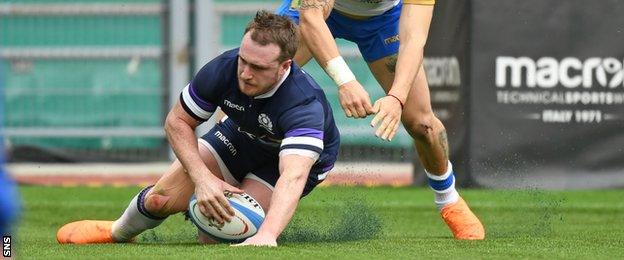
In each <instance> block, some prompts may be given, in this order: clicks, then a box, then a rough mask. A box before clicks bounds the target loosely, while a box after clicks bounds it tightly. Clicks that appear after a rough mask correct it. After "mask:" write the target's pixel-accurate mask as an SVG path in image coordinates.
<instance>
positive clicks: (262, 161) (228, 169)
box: [199, 117, 336, 197]
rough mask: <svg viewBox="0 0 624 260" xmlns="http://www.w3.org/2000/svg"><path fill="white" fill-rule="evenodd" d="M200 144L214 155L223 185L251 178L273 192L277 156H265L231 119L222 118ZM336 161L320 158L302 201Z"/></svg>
mask: <svg viewBox="0 0 624 260" xmlns="http://www.w3.org/2000/svg"><path fill="white" fill-rule="evenodd" d="M199 142H200V143H201V144H202V145H204V146H205V147H206V148H208V150H210V152H211V153H212V154H213V155H214V157H215V159H216V160H217V162H218V165H219V168H220V169H221V174H223V178H224V179H225V180H226V182H228V183H230V184H233V185H239V184H240V183H242V182H243V179H245V178H250V179H253V180H256V181H259V182H260V183H262V184H264V185H265V186H267V187H268V188H269V189H271V190H273V189H274V188H275V184H276V183H277V179H278V178H279V177H280V173H279V157H278V156H277V153H276V152H267V151H266V150H265V149H266V147H263V146H260V145H259V144H258V142H259V141H258V140H255V139H252V138H251V137H249V136H248V135H247V134H245V133H243V132H241V131H239V130H238V126H236V125H235V124H234V123H233V122H232V120H231V119H228V118H227V117H225V118H223V119H222V120H221V122H219V123H218V124H216V125H215V127H214V128H212V129H211V130H210V131H209V132H208V133H206V134H205V135H204V136H202V138H201V139H200V140H199ZM275 149H279V147H276V148H275ZM250 155H251V156H250ZM335 161H336V158H335V157H333V156H328V155H327V154H321V157H320V158H319V159H318V161H317V163H315V164H314V166H312V169H310V173H309V175H308V180H307V181H306V184H305V187H304V188H303V194H302V195H301V197H304V196H306V195H308V193H310V192H311V191H312V189H314V187H316V186H317V185H318V184H319V183H321V182H322V181H323V180H324V179H325V177H327V174H328V173H329V171H330V170H331V169H332V168H333V167H334V162H335Z"/></svg>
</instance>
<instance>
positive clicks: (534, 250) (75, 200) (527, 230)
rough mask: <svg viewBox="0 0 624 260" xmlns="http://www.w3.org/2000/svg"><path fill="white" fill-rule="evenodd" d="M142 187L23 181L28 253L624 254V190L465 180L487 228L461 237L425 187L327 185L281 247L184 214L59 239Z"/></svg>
mask: <svg viewBox="0 0 624 260" xmlns="http://www.w3.org/2000/svg"><path fill="white" fill-rule="evenodd" d="M138 190H139V188H137V187H131V188H111V187H105V188H84V187H77V188H52V187H22V188H21V192H22V198H23V203H24V210H25V212H24V214H23V217H22V220H21V223H20V225H19V228H18V232H17V237H16V243H15V244H14V248H16V249H15V250H16V253H17V255H18V257H22V258H30V257H41V258H43V257H45V258H63V259H65V258H85V257H89V258H111V259H119V258H130V259H134V258H149V259H153V258H192V259H198V258H204V259H215V258H217V259H249V258H254V259H255V258H288V259H295V258H305V259H309V258H323V259H330V258H341V259H342V258H350V259H362V258H365V259H377V258H383V259H386V258H391V259H407V258H410V259H413V258H448V257H451V258H479V259H482V258H510V257H511V258H566V259H568V258H590V259H596V258H602V259H615V258H620V259H621V258H623V257H624V202H623V200H622V198H624V190H607V191H565V192H559V191H558V192H553V191H540V190H507V191H492V190H463V191H462V194H463V196H464V198H465V199H466V200H467V201H468V202H469V204H470V205H471V206H472V208H473V210H474V211H475V213H476V214H477V215H478V216H480V218H481V220H482V221H483V223H484V225H485V227H486V230H487V239H486V240H485V241H456V240H454V239H452V237H451V234H450V232H449V231H448V229H447V228H446V226H445V225H444V223H443V221H442V220H441V219H440V218H439V217H438V214H437V212H436V209H435V207H434V204H433V202H432V196H433V195H432V193H431V191H429V190H428V189H423V188H354V187H328V188H317V189H316V190H315V191H314V192H313V193H312V194H311V195H310V196H308V197H306V198H305V199H303V200H302V202H301V204H300V206H299V209H298V211H297V213H296V215H295V217H294V219H293V221H292V222H291V224H290V225H289V227H288V228H287V229H286V231H285V233H284V234H283V235H282V237H281V238H280V240H279V242H278V243H279V245H280V246H279V247H278V248H252V247H246V248H239V247H237V248H232V247H229V246H227V245H213V246H209V245H208V246H202V245H198V244H196V243H195V239H196V231H195V229H194V227H193V226H192V224H191V223H190V222H188V221H184V217H183V216H181V215H175V216H172V217H170V218H169V219H168V220H167V221H166V222H165V223H164V224H163V225H161V226H160V227H158V228H156V229H154V230H150V231H147V232H145V233H143V234H142V235H141V236H140V237H139V238H138V241H137V243H133V244H109V245H83V246H76V245H63V246H61V245H58V244H57V243H56V240H55V233H56V230H57V229H58V228H59V227H60V226H61V225H63V224H64V223H67V222H70V221H74V220H80V219H110V220H112V219H115V218H117V217H118V216H119V215H120V213H121V212H122V211H123V209H124V208H125V206H126V205H127V203H128V202H129V200H130V198H131V197H132V196H133V195H134V194H136V192H137V191H138Z"/></svg>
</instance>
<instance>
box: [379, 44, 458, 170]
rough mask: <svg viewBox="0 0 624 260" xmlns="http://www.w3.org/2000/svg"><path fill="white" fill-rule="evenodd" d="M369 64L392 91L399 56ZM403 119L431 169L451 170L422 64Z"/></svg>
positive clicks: (444, 136) (444, 131) (443, 135)
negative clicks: (448, 167) (448, 166)
mask: <svg viewBox="0 0 624 260" xmlns="http://www.w3.org/2000/svg"><path fill="white" fill-rule="evenodd" d="M368 66H369V67H370V69H371V71H372V72H373V75H374V76H375V78H376V79H377V81H378V82H379V84H381V86H382V87H383V88H384V90H385V91H386V92H388V91H389V90H390V88H391V87H392V82H393V81H394V67H395V66H396V55H393V56H388V57H385V58H382V59H379V60H376V61H374V62H371V63H369V64H368ZM401 121H402V122H403V126H405V128H406V130H407V131H408V132H409V134H410V135H411V136H412V138H414V144H415V146H416V150H417V151H418V156H419V157H420V161H421V162H422V164H423V166H424V167H425V169H426V170H427V172H429V173H431V174H433V175H443V174H444V173H445V172H446V171H447V162H448V142H447V139H446V130H445V129H444V125H443V124H442V122H441V121H440V120H439V119H438V118H437V117H436V116H435V115H434V114H433V110H432V108H431V100H430V98H429V86H428V85H427V79H426V76H425V72H424V69H423V67H422V66H421V68H420V71H419V73H418V77H417V79H416V82H415V84H414V85H413V86H412V89H411V91H410V93H409V95H408V97H407V100H406V102H405V108H404V109H403V115H402V117H401Z"/></svg>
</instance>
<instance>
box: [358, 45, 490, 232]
mask: <svg viewBox="0 0 624 260" xmlns="http://www.w3.org/2000/svg"><path fill="white" fill-rule="evenodd" d="M396 61H397V59H396V55H392V56H387V57H384V58H382V59H379V60H376V61H374V62H371V63H369V67H370V69H371V71H372V72H373V75H375V78H376V79H377V81H378V82H379V83H380V84H381V86H382V87H383V88H384V90H385V91H386V93H387V92H388V91H390V88H391V87H392V82H393V80H394V72H395V67H396ZM401 121H402V123H403V126H405V129H406V130H407V132H408V133H409V134H410V135H411V136H412V138H414V145H415V146H416V151H417V152H418V156H419V158H420V162H421V163H422V165H423V166H424V168H425V171H426V174H427V177H428V179H429V186H430V187H431V188H432V189H433V191H434V194H435V199H434V201H435V203H436V205H437V206H438V209H439V210H440V212H441V214H442V218H443V219H444V221H445V222H446V223H447V225H448V226H449V228H450V229H451V231H452V232H453V235H454V236H455V238H457V239H483V238H484V237H485V231H484V229H483V225H481V222H480V221H479V219H478V218H477V217H476V216H475V215H474V214H473V213H472V211H471V210H470V208H468V206H467V205H466V203H465V202H464V201H463V199H461V198H460V196H459V194H458V193H457V190H456V189H455V176H454V173H453V167H452V165H451V162H450V161H449V154H448V151H449V149H448V140H447V136H446V129H445V128H444V125H443V124H442V122H441V121H440V120H439V119H438V118H437V117H436V116H435V115H434V114H433V109H432V108H431V99H430V96H429V85H428V84H427V77H426V75H425V69H424V67H423V66H422V65H421V66H420V69H419V72H418V76H417V77H416V80H415V81H414V83H413V84H412V87H411V90H410V92H409V94H408V97H407V100H406V102H405V108H404V109H403V114H402V116H401Z"/></svg>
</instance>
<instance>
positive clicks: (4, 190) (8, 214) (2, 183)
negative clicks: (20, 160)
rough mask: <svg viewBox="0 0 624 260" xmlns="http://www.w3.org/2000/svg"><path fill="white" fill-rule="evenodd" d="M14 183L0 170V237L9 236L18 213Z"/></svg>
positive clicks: (17, 198)
mask: <svg viewBox="0 0 624 260" xmlns="http://www.w3.org/2000/svg"><path fill="white" fill-rule="evenodd" d="M17 194H18V193H17V187H16V185H15V183H14V182H13V181H12V180H11V179H9V178H8V177H7V176H6V174H5V173H4V172H2V170H0V235H2V236H6V235H11V234H12V233H11V232H12V231H13V229H12V225H13V224H15V221H16V220H17V216H18V212H19V197H18V195H17Z"/></svg>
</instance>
